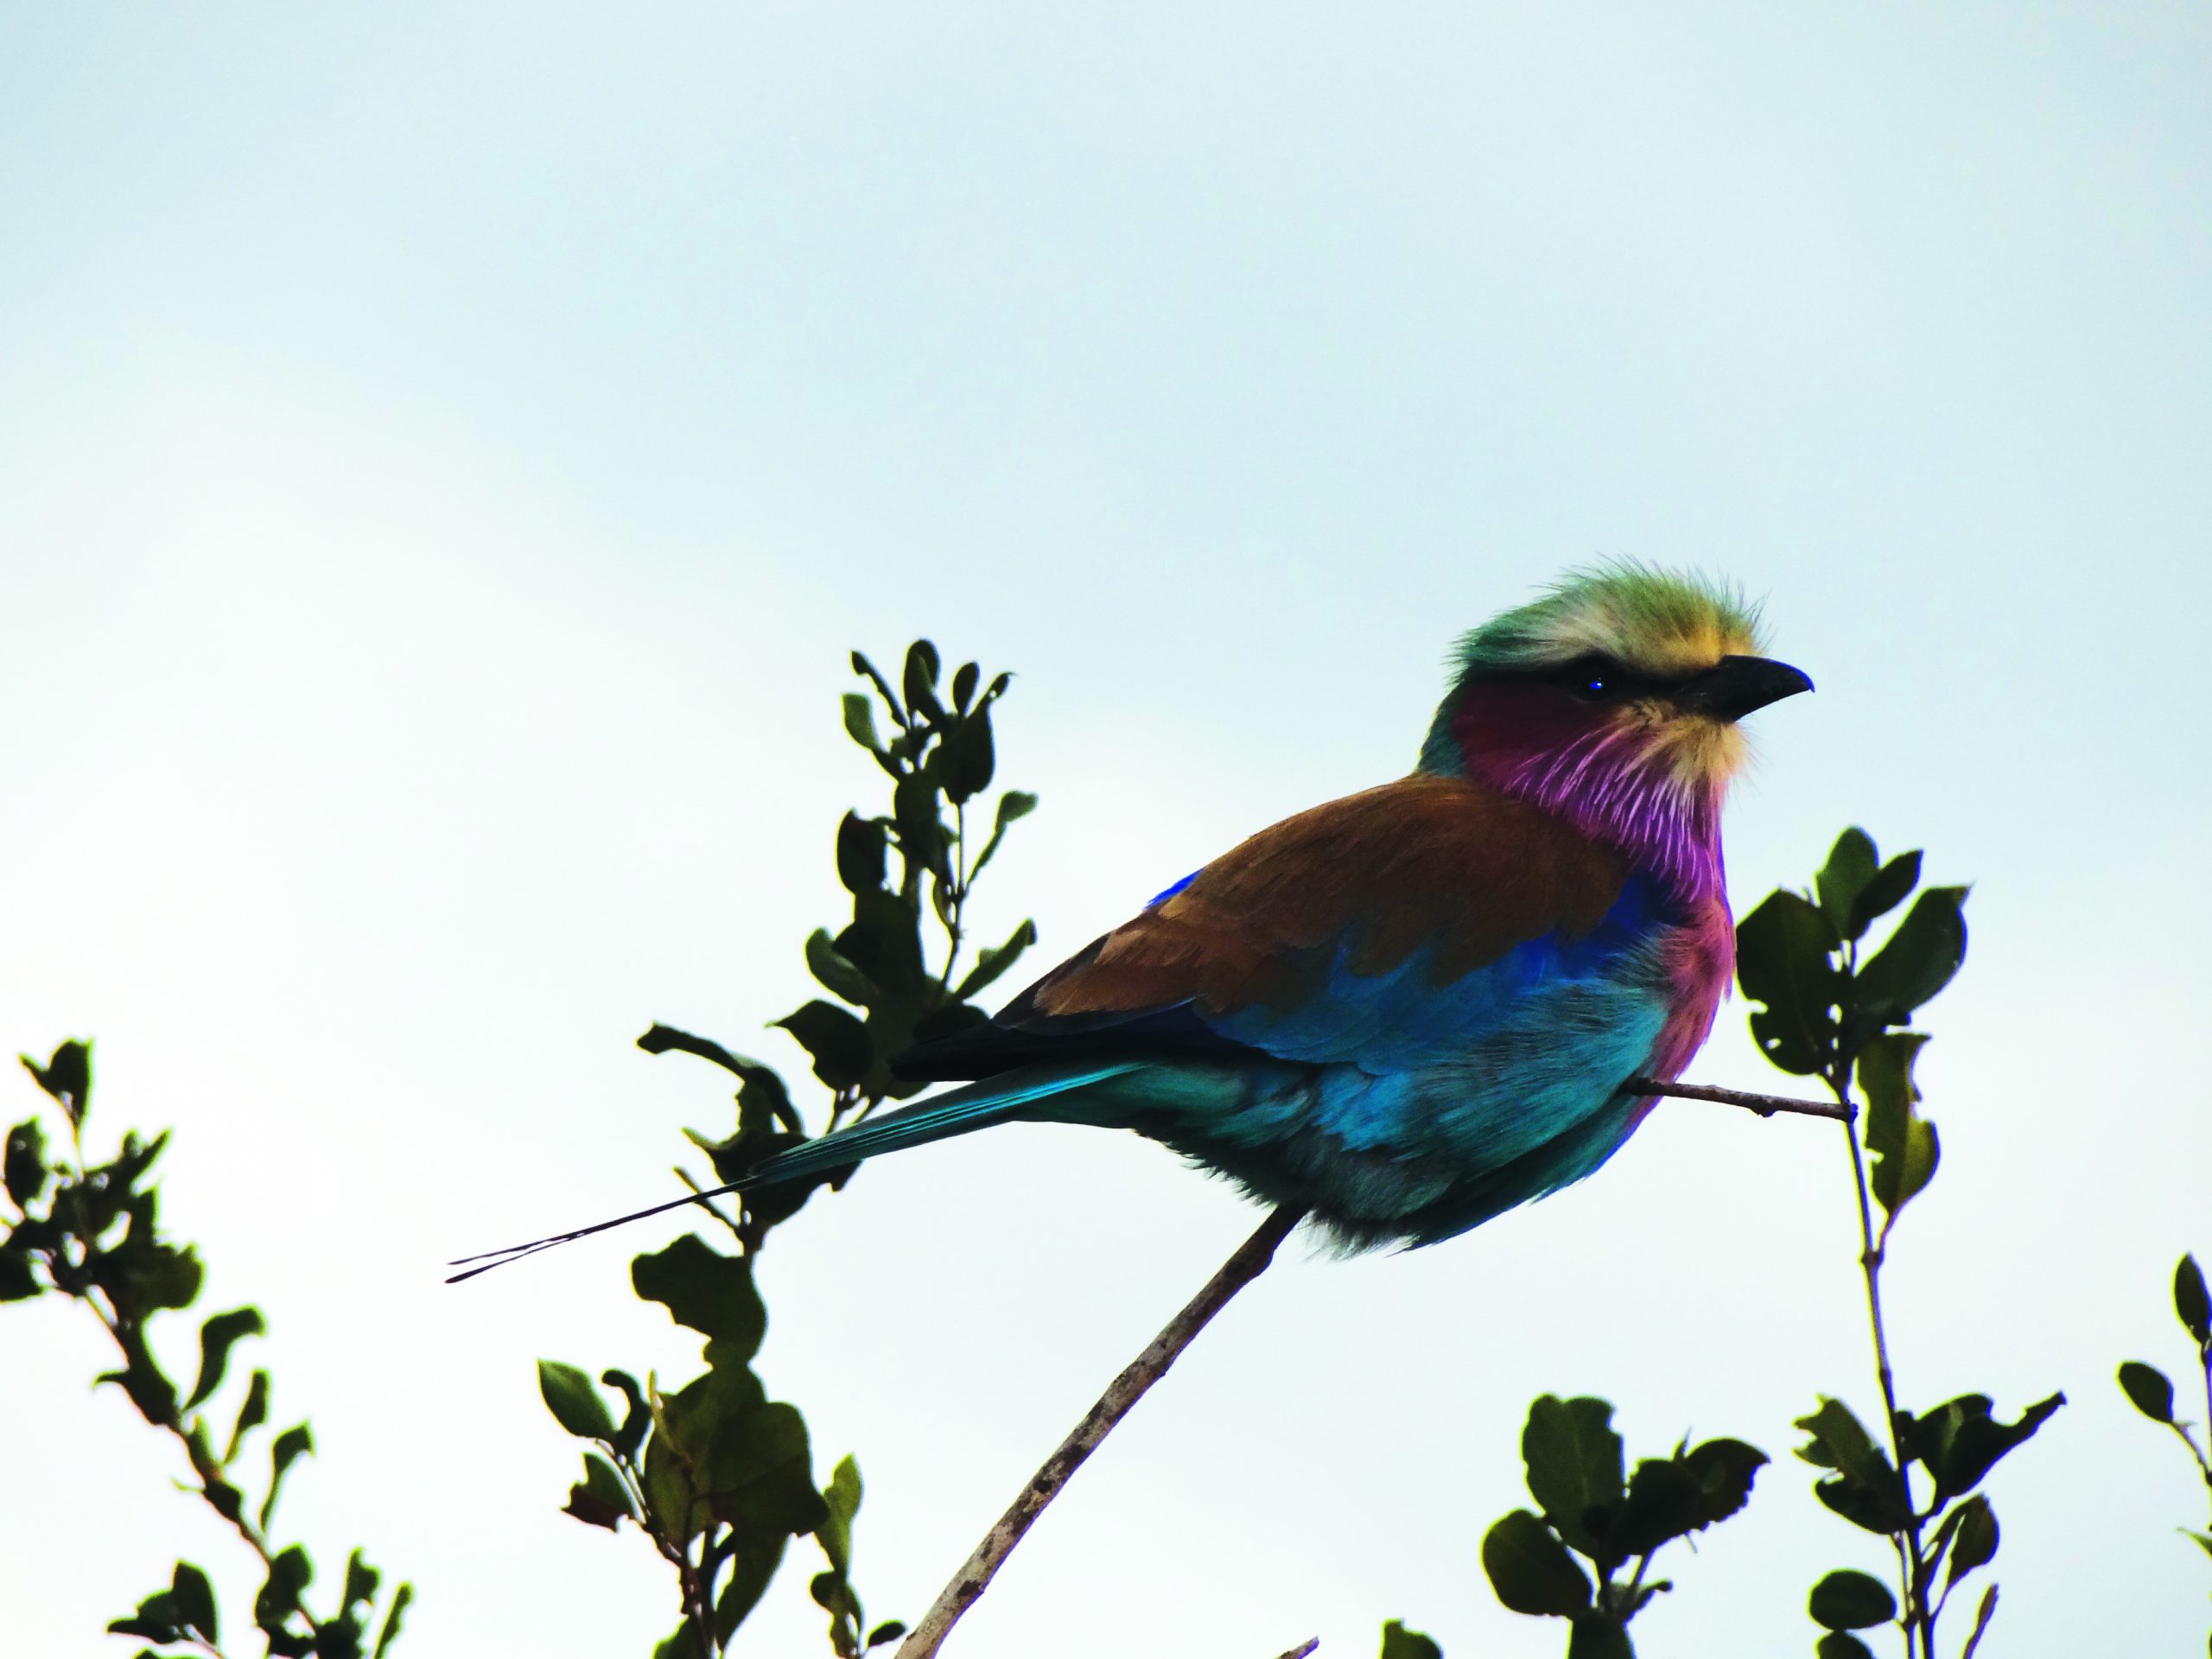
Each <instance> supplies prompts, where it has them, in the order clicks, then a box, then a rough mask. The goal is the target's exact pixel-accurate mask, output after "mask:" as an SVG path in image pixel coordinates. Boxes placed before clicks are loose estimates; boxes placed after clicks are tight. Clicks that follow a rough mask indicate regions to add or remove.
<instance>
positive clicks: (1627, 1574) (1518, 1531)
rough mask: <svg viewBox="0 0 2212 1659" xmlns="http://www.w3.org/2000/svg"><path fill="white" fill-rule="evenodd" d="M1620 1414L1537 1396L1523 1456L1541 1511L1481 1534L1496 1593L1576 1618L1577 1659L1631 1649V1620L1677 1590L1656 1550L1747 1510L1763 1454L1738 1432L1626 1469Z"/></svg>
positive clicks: (1573, 1646)
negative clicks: (1657, 1567)
mask: <svg viewBox="0 0 2212 1659" xmlns="http://www.w3.org/2000/svg"><path fill="white" fill-rule="evenodd" d="M1612 1416H1613V1408H1612V1407H1611V1404H1610V1403H1608V1402H1605V1401H1603V1400H1597V1399H1591V1398H1587V1397H1584V1398H1578V1399H1573V1400H1560V1399H1558V1398H1556V1397H1555V1396H1554V1395H1544V1396H1543V1397H1542V1398H1541V1399H1539V1400H1537V1401H1535V1402H1534V1403H1533V1404H1531V1405H1530V1406H1529V1421H1528V1424H1527V1427H1525V1428H1524V1429H1523V1430H1522V1435H1521V1454H1522V1461H1523V1462H1524V1463H1525V1464H1526V1465H1527V1467H1528V1477H1529V1496H1530V1497H1533V1498H1535V1500H1536V1510H1514V1511H1513V1512H1512V1513H1511V1514H1510V1515H1508V1516H1503V1518H1502V1519H1500V1520H1499V1521H1498V1522H1497V1524H1496V1525H1494V1526H1492V1527H1491V1529H1490V1531H1489V1532H1488V1533H1487V1534H1486V1535H1484V1538H1483V1552H1482V1553H1483V1570H1484V1572H1485V1573H1488V1574H1489V1575H1490V1581H1491V1588H1492V1589H1493V1590H1495V1591H1496V1592H1497V1599H1498V1600H1499V1601H1501V1602H1503V1604H1504V1605H1506V1606H1508V1607H1510V1608H1511V1609H1512V1610H1513V1611H1515V1612H1516V1613H1529V1614H1532V1615H1538V1616H1543V1617H1548V1618H1564V1619H1567V1620H1569V1621H1571V1628H1572V1635H1571V1637H1570V1639H1569V1643H1568V1647H1567V1652H1568V1653H1569V1655H1570V1656H1572V1659H1629V1656H1631V1655H1633V1654H1634V1652H1635V1648H1634V1645H1633V1644H1632V1643H1630V1639H1629V1635H1628V1625H1629V1623H1630V1620H1631V1619H1633V1618H1635V1617H1636V1616H1637V1613H1639V1612H1641V1611H1643V1608H1644V1606H1645V1605H1647V1604H1648V1603H1649V1601H1650V1599H1652V1597H1654V1596H1656V1595H1657V1594H1658V1593H1659V1592H1661V1591H1662V1590H1666V1589H1669V1588H1671V1587H1672V1586H1670V1585H1669V1583H1668V1582H1667V1581H1666V1580H1649V1569H1650V1565H1651V1558H1652V1556H1653V1555H1654V1554H1656V1553H1657V1552H1658V1551H1659V1550H1660V1549H1661V1548H1662V1547H1664V1546H1665V1545H1667V1544H1669V1543H1671V1542H1673V1541H1675V1539H1678V1538H1687V1537H1688V1536H1689V1535H1691V1534H1692V1533H1694V1532H1698V1531H1700V1530H1702V1529H1705V1528H1707V1527H1709V1526H1711V1525H1713V1523H1714V1522H1718V1521H1724V1520H1726V1518H1727V1517H1728V1516H1732V1515H1733V1514H1735V1513H1736V1511H1737V1510H1740V1509H1742V1508H1743V1507H1744V1504H1745V1502H1746V1501H1748V1499H1749V1498H1750V1497H1751V1482H1752V1479H1753V1478H1754V1477H1755V1476H1756V1475H1757V1474H1758V1470H1759V1467H1760V1465H1763V1464H1764V1463H1765V1462H1766V1461H1767V1458H1766V1454H1765V1453H1764V1452H1761V1451H1759V1450H1758V1448H1756V1447H1754V1446H1746V1445H1745V1443H1744V1442H1743V1441H1741V1440H1707V1441H1704V1442H1703V1443H1701V1444H1700V1445H1698V1446H1691V1445H1690V1444H1689V1443H1688V1441H1687V1440H1685V1441H1684V1442H1683V1443H1682V1444H1681V1445H1680V1446H1676V1447H1675V1451H1674V1452H1673V1454H1672V1455H1671V1456H1669V1457H1664V1458H1646V1459H1642V1460H1641V1461H1639V1462H1638V1463H1637V1465H1636V1470H1635V1472H1634V1473H1633V1474H1629V1473H1627V1472H1626V1467H1625V1460H1624V1451H1623V1447H1622V1443H1621V1437H1620V1436H1619V1434H1618V1433H1616V1432H1615V1431H1614V1429H1613V1427H1612ZM1578 1555H1579V1556H1580V1557H1582V1559H1583V1560H1586V1561H1587V1562H1588V1563H1589V1568H1590V1570H1589V1571H1585V1570H1584V1568H1583V1567H1582V1566H1581V1564H1580V1563H1579V1562H1578V1561H1577V1560H1575V1557H1576V1556H1578ZM1593 1575H1594V1581H1593Z"/></svg>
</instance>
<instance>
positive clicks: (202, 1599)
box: [168, 1561, 222, 1644]
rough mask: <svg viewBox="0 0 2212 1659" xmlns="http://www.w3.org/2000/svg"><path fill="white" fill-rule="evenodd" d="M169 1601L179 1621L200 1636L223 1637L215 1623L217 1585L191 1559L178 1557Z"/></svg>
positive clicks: (210, 1640) (211, 1640)
mask: <svg viewBox="0 0 2212 1659" xmlns="http://www.w3.org/2000/svg"><path fill="white" fill-rule="evenodd" d="M168 1601H169V1605H170V1606H171V1607H172V1608H174V1609H175V1613H176V1620H177V1623H178V1624H182V1625H183V1626H185V1628H187V1629H188V1630H196V1631H197V1632H199V1634H200V1639H201V1640H203V1641H205V1642H207V1643H211V1644H212V1643H215V1642H218V1641H220V1640H221V1639H222V1633H221V1631H220V1630H219V1629H218V1627H217V1624H216V1618H215V1589H214V1586H213V1585H211V1584H209V1583H208V1582H207V1574H206V1573H202V1572H201V1571H200V1569H199V1568H198V1567H194V1565H193V1564H192V1563H191V1562H190V1561H179V1562H178V1563H177V1564H176V1569H175V1572H174V1573H171V1574H170V1576H169V1592H168Z"/></svg>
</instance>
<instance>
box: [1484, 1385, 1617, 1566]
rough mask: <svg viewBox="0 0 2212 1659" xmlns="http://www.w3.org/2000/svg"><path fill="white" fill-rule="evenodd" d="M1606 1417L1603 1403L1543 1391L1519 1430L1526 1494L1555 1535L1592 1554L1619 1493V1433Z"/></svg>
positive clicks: (1607, 1409) (1608, 1411)
mask: <svg viewBox="0 0 2212 1659" xmlns="http://www.w3.org/2000/svg"><path fill="white" fill-rule="evenodd" d="M1612 1416H1613V1408H1612V1407H1611V1404H1610V1403H1608V1402H1605V1401H1603V1400H1597V1399H1592V1398H1589V1397H1587V1396H1585V1397H1581V1398H1578V1399H1573V1400H1561V1399H1560V1398H1559V1397H1558V1396H1557V1395H1549V1394H1547V1395H1542V1396H1541V1398H1539V1399H1537V1400H1535V1401H1534V1402H1531V1403H1530V1404H1529V1421H1528V1425H1527V1427H1524V1428H1523V1429H1522V1432H1521V1456H1522V1461H1523V1462H1525V1463H1526V1464H1527V1465H1528V1470H1529V1497H1533V1498H1535V1500H1536V1503H1537V1506H1538V1507H1539V1508H1541V1510H1543V1512H1544V1516H1545V1518H1546V1519H1547V1520H1548V1521H1550V1522H1551V1523H1552V1525H1553V1526H1554V1527H1556V1528H1557V1529H1559V1534H1560V1537H1562V1538H1564V1539H1565V1540H1566V1541H1567V1542H1568V1543H1569V1544H1571V1545H1572V1546H1573V1547H1574V1548H1577V1549H1579V1550H1580V1551H1581V1552H1582V1553H1583V1554H1586V1555H1589V1556H1592V1558H1595V1557H1596V1556H1597V1554H1598V1553H1599V1537H1598V1535H1599V1533H1600V1532H1601V1531H1602V1529H1603V1527H1604V1525H1605V1521H1606V1520H1607V1519H1608V1518H1609V1512H1610V1511H1611V1510H1614V1509H1616V1508H1618V1505H1619V1503H1620V1502H1621V1496H1622V1494H1621V1465H1622V1456H1621V1437H1620V1436H1619V1435H1618V1434H1616V1433H1614V1432H1613V1429H1612ZM1507 1605H1509V1606H1510V1605H1511V1604H1510V1603H1508V1604H1507Z"/></svg>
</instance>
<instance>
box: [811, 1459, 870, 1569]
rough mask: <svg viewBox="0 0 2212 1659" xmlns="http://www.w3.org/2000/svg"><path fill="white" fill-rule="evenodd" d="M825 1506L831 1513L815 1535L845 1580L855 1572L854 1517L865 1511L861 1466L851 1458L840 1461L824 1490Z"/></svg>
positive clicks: (823, 1550)
mask: <svg viewBox="0 0 2212 1659" xmlns="http://www.w3.org/2000/svg"><path fill="white" fill-rule="evenodd" d="M822 1502H823V1504H824V1505H825V1506H826V1507H827V1508H828V1510H829V1516H827V1518H825V1519H824V1520H823V1522H822V1524H821V1525H820V1526H818V1527H817V1528H816V1529H814V1535H815V1538H816V1539H817V1541H819V1542H820V1543H821V1545H822V1553H823V1554H824V1555H827V1556H828V1557H829V1565H830V1566H831V1567H834V1568H836V1571H837V1573H838V1575H839V1576H840V1577H842V1576H844V1575H845V1574H846V1573H850V1572H851V1571H852V1570H853V1517H854V1516H855V1515H857V1514H859V1513H860V1507H861V1466H860V1465H858V1464H857V1463H855V1462H854V1461H853V1459H851V1458H850V1457H849V1456H848V1457H844V1458H841V1459H838V1461H837V1466H836V1469H835V1470H833V1471H831V1472H830V1476H829V1484H828V1485H827V1486H824V1487H823V1489H822Z"/></svg>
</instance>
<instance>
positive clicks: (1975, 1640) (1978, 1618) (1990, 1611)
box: [1959, 1585, 1997, 1659]
mask: <svg viewBox="0 0 2212 1659" xmlns="http://www.w3.org/2000/svg"><path fill="white" fill-rule="evenodd" d="M1996 1616H1997V1586H1995V1585H1991V1586H1989V1588H1988V1589H1986V1590H1985V1591H1983V1592H1981V1605H1980V1607H1979V1608H1978V1609H1976V1610H1975V1612H1974V1629H1973V1630H1972V1631H1971V1632H1970V1633H1969V1634H1968V1635H1967V1644H1966V1646H1964V1647H1963V1648H1961V1649H1959V1659H1974V1649H1976V1648H1978V1647H1980V1645H1981V1638H1982V1634H1983V1632H1985V1631H1986V1630H1988V1629H1989V1621H1990V1620H1991V1619H1993V1618H1996Z"/></svg>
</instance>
